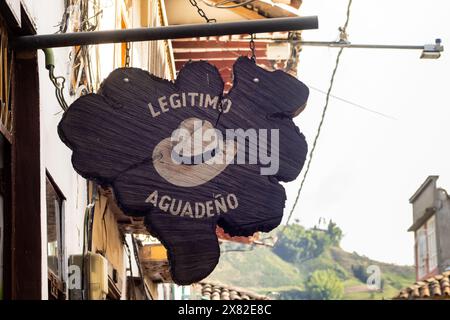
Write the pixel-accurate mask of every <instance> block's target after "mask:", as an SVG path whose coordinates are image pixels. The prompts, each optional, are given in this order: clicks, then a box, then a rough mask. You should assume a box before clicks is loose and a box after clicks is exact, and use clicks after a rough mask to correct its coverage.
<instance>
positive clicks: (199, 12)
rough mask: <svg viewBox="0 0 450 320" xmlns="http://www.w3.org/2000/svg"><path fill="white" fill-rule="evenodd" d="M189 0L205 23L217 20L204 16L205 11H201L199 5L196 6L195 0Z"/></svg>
mask: <svg viewBox="0 0 450 320" xmlns="http://www.w3.org/2000/svg"><path fill="white" fill-rule="evenodd" d="M189 2H190V3H191V5H192V6H193V7H194V8H196V9H197V12H198V14H199V16H200V17H202V18H203V19H205V20H206V22H207V23H214V22H217V20H216V19H210V18H208V17H207V16H206V13H205V11H203V10H202V8H200V7H199V6H198V3H197V1H195V0H189Z"/></svg>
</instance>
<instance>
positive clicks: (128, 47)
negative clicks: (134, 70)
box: [125, 42, 131, 68]
mask: <svg viewBox="0 0 450 320" xmlns="http://www.w3.org/2000/svg"><path fill="white" fill-rule="evenodd" d="M130 60H131V58H130V43H129V42H127V44H126V48H125V67H126V68H129V67H130Z"/></svg>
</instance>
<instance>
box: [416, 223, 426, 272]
mask: <svg viewBox="0 0 450 320" xmlns="http://www.w3.org/2000/svg"><path fill="white" fill-rule="evenodd" d="M425 234H426V233H425V226H422V227H420V229H419V230H417V231H416V237H417V238H416V241H417V276H418V278H419V279H420V278H422V277H424V276H425V275H426V274H427V238H426V235H425Z"/></svg>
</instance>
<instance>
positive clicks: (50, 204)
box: [46, 174, 64, 280]
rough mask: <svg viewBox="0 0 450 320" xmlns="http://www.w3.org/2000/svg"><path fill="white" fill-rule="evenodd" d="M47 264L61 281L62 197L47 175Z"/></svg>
mask: <svg viewBox="0 0 450 320" xmlns="http://www.w3.org/2000/svg"><path fill="white" fill-rule="evenodd" d="M46 196H47V263H48V269H49V271H51V272H52V273H53V274H54V275H55V276H56V277H57V278H59V279H60V280H62V275H63V264H62V261H63V241H62V233H63V228H62V221H63V219H62V212H63V201H64V197H63V196H62V195H61V192H60V191H59V189H58V187H56V185H55V183H54V182H53V180H52V179H51V177H50V176H49V175H48V174H47V177H46Z"/></svg>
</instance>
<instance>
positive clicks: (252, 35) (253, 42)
mask: <svg viewBox="0 0 450 320" xmlns="http://www.w3.org/2000/svg"><path fill="white" fill-rule="evenodd" d="M254 39H255V36H254V34H253V33H252V34H251V35H250V44H249V45H250V51H251V52H252V56H251V59H252V60H253V62H256V53H255V50H256V46H255V41H254Z"/></svg>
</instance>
